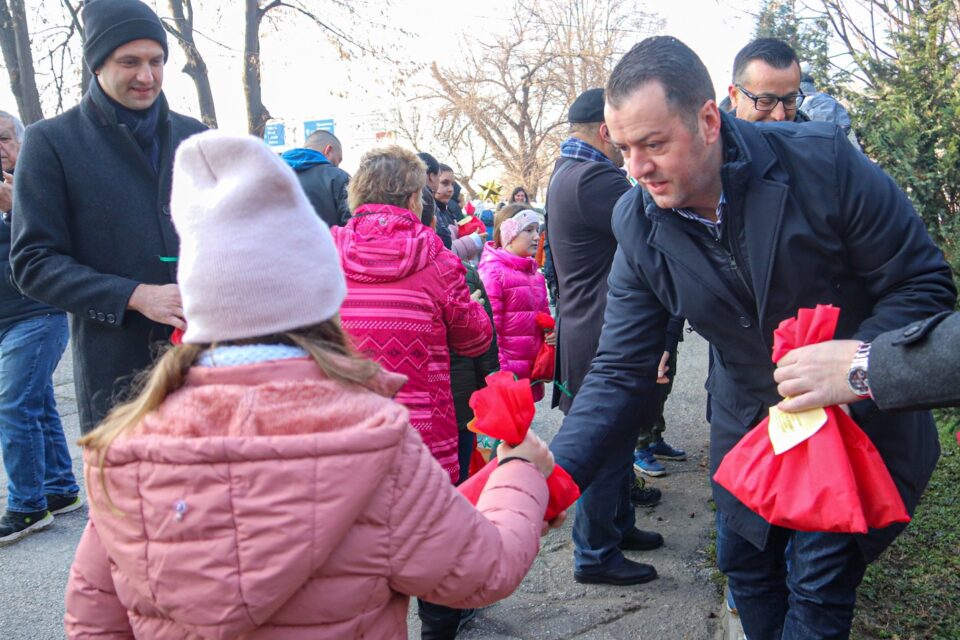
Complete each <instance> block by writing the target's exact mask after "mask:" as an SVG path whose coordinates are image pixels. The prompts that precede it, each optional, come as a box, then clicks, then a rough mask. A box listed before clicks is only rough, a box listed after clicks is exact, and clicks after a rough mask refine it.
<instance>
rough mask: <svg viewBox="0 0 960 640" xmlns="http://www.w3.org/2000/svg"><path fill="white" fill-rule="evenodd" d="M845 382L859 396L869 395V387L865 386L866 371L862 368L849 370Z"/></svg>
mask: <svg viewBox="0 0 960 640" xmlns="http://www.w3.org/2000/svg"><path fill="white" fill-rule="evenodd" d="M847 382H848V383H849V384H850V388H851V389H853V392H854V393H856V394H857V395H860V396H866V395H870V387H869V386H868V385H867V370H866V369H864V368H863V367H855V368H853V369H851V370H850V375H849V376H847Z"/></svg>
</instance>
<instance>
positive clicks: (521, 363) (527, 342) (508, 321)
mask: <svg viewBox="0 0 960 640" xmlns="http://www.w3.org/2000/svg"><path fill="white" fill-rule="evenodd" d="M478 270H479V271H480V278H481V279H482V280H483V287H484V288H485V289H486V290H487V296H488V297H489V298H490V306H491V307H492V308H493V323H494V325H495V326H496V329H497V348H498V349H499V350H500V368H501V369H502V370H504V371H509V372H511V373H513V374H515V375H516V376H517V377H518V378H529V377H530V373H531V372H532V371H533V363H534V361H535V360H536V359H537V353H538V352H539V351H540V345H542V344H543V339H544V338H543V330H542V329H541V328H540V327H539V326H537V314H538V313H540V312H541V311H542V312H543V313H547V314H549V313H550V307H549V306H548V303H547V283H546V280H545V279H544V277H543V274H542V273H540V272H539V271H537V262H536V260H534V259H533V258H526V257H521V256H516V255H514V254H512V253H510V252H509V251H507V250H506V249H504V248H503V247H497V246H495V245H494V244H493V243H492V242H488V243H487V244H486V246H485V247H484V249H483V255H481V256H480V266H479V267H478ZM533 397H534V400H540V399H541V398H543V384H537V385H536V386H534V388H533Z"/></svg>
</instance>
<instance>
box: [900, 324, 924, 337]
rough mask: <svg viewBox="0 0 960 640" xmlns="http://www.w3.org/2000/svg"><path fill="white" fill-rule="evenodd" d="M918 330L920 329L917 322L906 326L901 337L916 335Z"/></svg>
mask: <svg viewBox="0 0 960 640" xmlns="http://www.w3.org/2000/svg"><path fill="white" fill-rule="evenodd" d="M918 331H920V325H918V324H915V325H913V326H910V327H907V328H906V330H905V331H904V332H903V337H904V338H909V337H910V336H915V335H917V332H918Z"/></svg>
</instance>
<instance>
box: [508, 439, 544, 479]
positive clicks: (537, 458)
mask: <svg viewBox="0 0 960 640" xmlns="http://www.w3.org/2000/svg"><path fill="white" fill-rule="evenodd" d="M497 458H499V459H500V460H503V459H504V458H523V459H524V460H529V461H530V462H532V463H533V464H534V465H535V466H536V467H537V469H539V470H540V473H542V474H543V477H544V478H549V477H550V474H551V473H553V453H551V452H550V449H549V448H548V447H547V443H546V442H544V441H543V440H541V439H540V437H539V436H537V434H535V433H534V432H533V429H530V430H529V431H527V436H526V437H525V438H524V439H523V442H521V443H520V444H518V445H517V446H515V447H511V446H510V445H508V444H507V443H506V442H501V443H500V446H499V447H497Z"/></svg>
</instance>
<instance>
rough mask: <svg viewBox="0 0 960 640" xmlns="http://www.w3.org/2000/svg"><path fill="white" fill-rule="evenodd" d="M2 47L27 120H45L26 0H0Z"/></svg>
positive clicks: (21, 114) (12, 83) (28, 122)
mask: <svg viewBox="0 0 960 640" xmlns="http://www.w3.org/2000/svg"><path fill="white" fill-rule="evenodd" d="M0 49H2V51H3V60H4V63H5V64H6V66H7V73H8V74H9V75H10V88H11V90H12V91H13V95H14V97H15V98H16V100H17V109H18V110H19V111H20V119H21V120H22V121H23V123H24V124H30V123H31V122H36V121H37V120H43V109H42V108H41V107H40V92H39V91H38V90H37V81H36V73H35V71H34V68H33V52H32V51H31V49H30V32H29V29H28V28H27V13H26V9H25V8H24V5H23V0H10V1H9V3H8V2H7V1H6V0H0Z"/></svg>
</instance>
